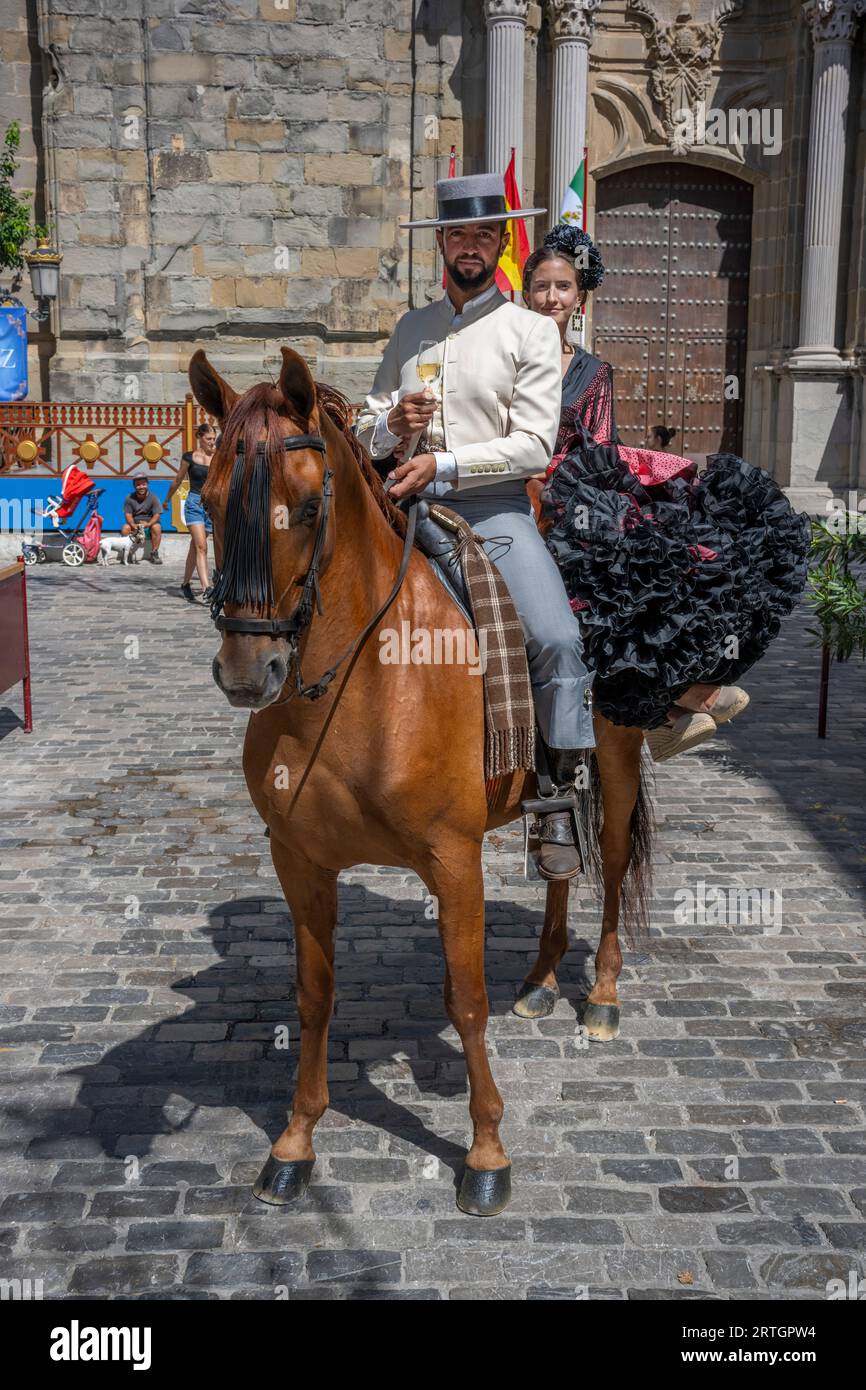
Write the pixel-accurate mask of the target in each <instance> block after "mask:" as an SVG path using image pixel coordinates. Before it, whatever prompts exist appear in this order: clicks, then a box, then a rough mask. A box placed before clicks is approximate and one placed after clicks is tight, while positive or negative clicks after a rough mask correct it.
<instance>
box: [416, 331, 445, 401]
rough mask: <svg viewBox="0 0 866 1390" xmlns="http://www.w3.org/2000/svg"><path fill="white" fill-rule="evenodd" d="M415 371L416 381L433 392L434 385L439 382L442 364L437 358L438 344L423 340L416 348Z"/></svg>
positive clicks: (426, 339)
mask: <svg viewBox="0 0 866 1390" xmlns="http://www.w3.org/2000/svg"><path fill="white" fill-rule="evenodd" d="M415 371H416V373H417V376H418V380H419V381H420V382H421V384H422V385H423V386H426V387H427V389H428V390H431V391H433V394H434V395H435V394H436V392H435V390H434V387H435V383H436V382H437V381H438V380H439V377H440V375H441V373H442V362H441V360H440V357H439V344H438V343H435V342H433V341H431V340H430V339H428V338H425V339H424V340H423V342H421V343H420V344H419V347H418V357H417V359H416V361H415Z"/></svg>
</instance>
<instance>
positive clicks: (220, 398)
mask: <svg viewBox="0 0 866 1390" xmlns="http://www.w3.org/2000/svg"><path fill="white" fill-rule="evenodd" d="M189 384H190V386H191V387H192V393H193V395H194V396H195V398H196V400H197V401H198V403H199V405H202V406H204V408H205V410H206V411H207V413H208V415H213V416H214V418H215V419H217V420H219V421H220V423H221V424H222V423H223V422H224V421H225V418H226V416H227V415H228V413H229V411H230V410H231V408H232V406H233V405H234V403H235V401H236V400H237V399H238V392H237V391H234V390H232V388H231V386H229V384H228V382H227V381H223V379H222V377H221V376H220V374H219V372H218V371H216V370H215V369H214V368H213V367H212V366H211V364H210V362H208V360H207V356H206V355H205V352H204V349H203V348H199V349H198V351H197V352H194V353H193V355H192V357H191V359H190V364H189Z"/></svg>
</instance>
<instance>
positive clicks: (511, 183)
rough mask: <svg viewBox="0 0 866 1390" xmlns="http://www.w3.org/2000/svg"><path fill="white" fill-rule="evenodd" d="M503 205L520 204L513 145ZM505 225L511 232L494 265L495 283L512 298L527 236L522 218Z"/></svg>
mask: <svg viewBox="0 0 866 1390" xmlns="http://www.w3.org/2000/svg"><path fill="white" fill-rule="evenodd" d="M505 206H506V207H507V208H508V211H509V212H511V211H516V210H517V209H519V208H520V207H521V206H522V204H521V202H520V193H519V192H518V188H517V179H516V177H515V174H514V146H513V145H512V147H511V158H510V159H509V161H508V168H507V169H506V170H505ZM505 225H506V226H507V228H508V230H509V232H510V233H511V239H510V241H509V243H508V247H507V249H506V250H505V251H504V252H503V253H502V256H501V257H500V259H499V265H498V266H497V267H496V283H497V285H498V286H499V288H500V289H501V290H502V292H503V293H504V294H508V293H509V292H510V293H511V298H512V300H513V299H514V292H515V290H516V291H517V292H518V293H520V291H521V290H522V289H523V262H524V261H525V260H526V257H527V256H528V255H529V237H528V236H527V235H526V223H525V222H524V221H523V219H522V218H520V219H515V218H513V217H512V218H510V219H509V221H508V222H506V224H505Z"/></svg>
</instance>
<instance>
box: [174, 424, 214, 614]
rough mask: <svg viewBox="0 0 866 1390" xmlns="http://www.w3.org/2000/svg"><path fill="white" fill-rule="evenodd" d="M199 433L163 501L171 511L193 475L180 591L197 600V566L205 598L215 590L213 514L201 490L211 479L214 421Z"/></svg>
mask: <svg viewBox="0 0 866 1390" xmlns="http://www.w3.org/2000/svg"><path fill="white" fill-rule="evenodd" d="M195 435H196V447H195V448H194V449H193V450H192V452H190V453H186V454H183V455H182V456H181V460H180V468H179V469H178V470H177V476H176V477H175V480H174V482H173V483H172V485H171V487H170V488H169V490H168V492H167V494H166V498H165V501H164V503H163V505H162V509H163V511H167V509H168V508H169V506H170V505H171V499H172V497H173V496H174V494H175V493H176V492H177V490H178V488H179V487H180V485H181V483H182V482H183V481H184V479H185V478H189V493H188V494H187V498H186V502H185V504H184V520H185V522H186V525H187V527H188V528H189V550H188V552H187V557H186V565H185V566H184V571H183V583H182V584H181V586H180V591H181V593H182V594H183V596H184V598H185V599H187V600H188V601H189V602H190V603H195V594H194V593H193V591H192V583H191V580H192V572H193V569H195V570H196V571H197V573H198V579H199V583H200V584H201V597H202V601H206V600H207V599H208V598H209V597H210V592H211V584H210V580H209V578H208V572H207V538H208V536H209V535H211V534H212V532H213V527H212V525H211V520H210V517H209V516H208V514H207V512H206V511H205V509H204V507H203V505H202V500H201V490H202V488H203V487H204V484H205V482H206V481H207V473H208V468H209V467H210V461H211V459H212V458H213V454H214V450H215V449H216V430H215V429H214V427H213V425H207V424H205V425H199V427H198V429H197V430H196V432H195Z"/></svg>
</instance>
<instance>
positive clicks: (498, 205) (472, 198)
mask: <svg viewBox="0 0 866 1390" xmlns="http://www.w3.org/2000/svg"><path fill="white" fill-rule="evenodd" d="M436 204H437V206H438V208H439V216H438V217H424V218H422V219H421V220H420V221H418V222H401V223H400V228H401V230H406V229H407V228H409V227H455V226H457V225H459V224H460V223H461V222H510V221H511V219H512V217H513V218H515V219H516V218H526V217H538V216H540V214H541V213H542V212H547V208H513V209H512V210H511V211H509V210H508V208H507V207H506V205H505V180H504V178H503V176H502V174H468V175H466V177H465V178H459V179H439V180H438V182H437V184H436Z"/></svg>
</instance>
